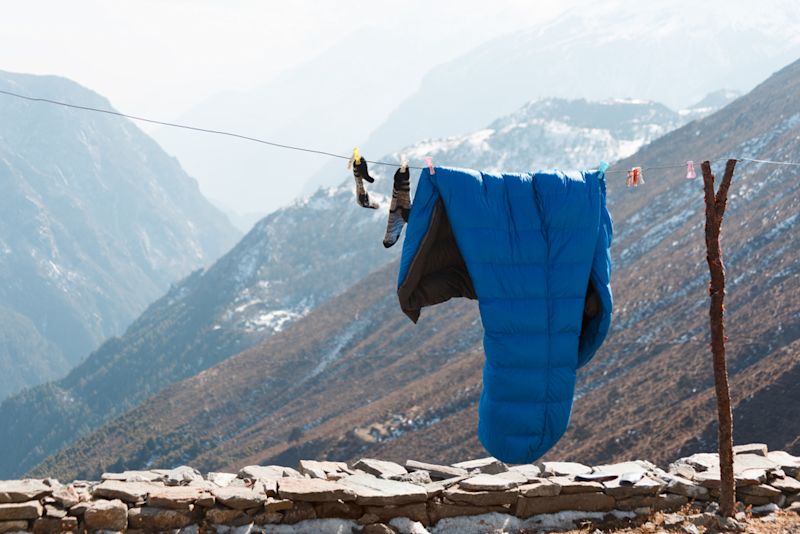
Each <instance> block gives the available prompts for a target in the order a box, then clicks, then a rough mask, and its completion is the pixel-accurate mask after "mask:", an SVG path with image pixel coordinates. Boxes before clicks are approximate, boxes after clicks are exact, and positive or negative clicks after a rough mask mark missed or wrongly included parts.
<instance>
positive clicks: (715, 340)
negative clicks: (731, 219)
mask: <svg viewBox="0 0 800 534" xmlns="http://www.w3.org/2000/svg"><path fill="white" fill-rule="evenodd" d="M735 167H736V160H735V159H729V160H728V163H727V164H726V165H725V175H724V176H723V177H722V183H720V185H719V190H718V191H717V192H716V194H715V193H714V175H713V174H711V163H709V162H708V161H704V162H703V165H702V169H703V190H704V193H705V201H706V251H707V255H706V259H707V260H708V269H709V271H710V272H711V283H710V284H709V286H708V294H709V296H710V297H711V310H710V320H711V353H712V355H713V360H714V385H715V387H716V391H717V415H718V417H719V470H720V480H721V483H722V485H721V487H720V496H719V510H720V515H722V516H724V517H731V516H732V515H733V510H734V505H735V500H736V486H735V482H734V476H733V414H732V413H731V395H730V391H729V389H728V367H727V363H726V362H725V323H724V317H723V313H724V310H725V307H724V300H725V266H724V265H723V263H722V249H721V247H720V244H719V234H720V228H721V227H722V217H723V215H724V214H725V206H726V204H727V202H728V188H730V186H731V179H733V170H734V168H735Z"/></svg>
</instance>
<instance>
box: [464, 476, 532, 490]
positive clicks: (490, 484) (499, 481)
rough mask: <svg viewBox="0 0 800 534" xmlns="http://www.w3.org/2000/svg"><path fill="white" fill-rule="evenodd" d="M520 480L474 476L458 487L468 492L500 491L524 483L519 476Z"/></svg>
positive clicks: (523, 479)
mask: <svg viewBox="0 0 800 534" xmlns="http://www.w3.org/2000/svg"><path fill="white" fill-rule="evenodd" d="M518 476H520V477H521V479H520V480H510V479H508V478H502V477H500V476H498V475H483V474H481V475H476V476H474V477H470V478H466V479H464V480H462V481H461V482H459V483H458V487H459V488H461V489H464V490H468V491H502V490H508V489H511V488H516V487H517V486H519V485H521V484H523V483H525V482H526V480H525V478H524V477H522V476H521V475H518Z"/></svg>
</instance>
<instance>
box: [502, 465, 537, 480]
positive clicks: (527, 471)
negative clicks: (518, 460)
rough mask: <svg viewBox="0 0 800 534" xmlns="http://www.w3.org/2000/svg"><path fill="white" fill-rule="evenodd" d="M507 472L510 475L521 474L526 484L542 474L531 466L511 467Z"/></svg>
mask: <svg viewBox="0 0 800 534" xmlns="http://www.w3.org/2000/svg"><path fill="white" fill-rule="evenodd" d="M508 470H509V472H511V473H521V474H523V475H525V477H526V478H527V479H528V482H532V481H534V480H536V479H538V478H539V477H540V476H541V474H542V470H541V469H539V468H538V467H536V466H535V465H533V464H522V465H512V466H511V467H509V468H508Z"/></svg>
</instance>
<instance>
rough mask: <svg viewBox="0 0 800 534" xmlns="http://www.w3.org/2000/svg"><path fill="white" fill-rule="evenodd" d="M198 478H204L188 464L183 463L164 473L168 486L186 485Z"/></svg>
mask: <svg viewBox="0 0 800 534" xmlns="http://www.w3.org/2000/svg"><path fill="white" fill-rule="evenodd" d="M196 480H203V475H201V474H200V471H198V470H197V469H195V468H193V467H189V466H188V465H181V466H179V467H176V468H175V469H170V470H168V471H167V472H166V473H164V483H165V484H166V485H167V486H186V485H188V484H189V483H190V482H193V481H196Z"/></svg>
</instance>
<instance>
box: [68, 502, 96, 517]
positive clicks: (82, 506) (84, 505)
mask: <svg viewBox="0 0 800 534" xmlns="http://www.w3.org/2000/svg"><path fill="white" fill-rule="evenodd" d="M91 504H92V503H91V502H89V501H83V502H79V503H78V504H76V505H75V506H70V508H69V515H72V516H75V517H82V516H83V514H84V513H85V512H86V510H88V509H89V507H90V506H91Z"/></svg>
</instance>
